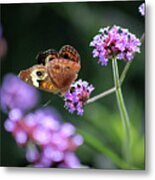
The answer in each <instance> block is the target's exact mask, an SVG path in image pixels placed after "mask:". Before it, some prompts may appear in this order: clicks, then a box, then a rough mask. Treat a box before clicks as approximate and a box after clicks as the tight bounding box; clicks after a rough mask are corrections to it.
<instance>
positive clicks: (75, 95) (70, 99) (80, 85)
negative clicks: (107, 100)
mask: <svg viewBox="0 0 155 180" xmlns="http://www.w3.org/2000/svg"><path fill="white" fill-rule="evenodd" d="M93 90H94V87H93V85H89V84H88V82H86V81H82V80H81V79H80V80H78V81H77V82H75V83H74V84H73V85H72V86H71V89H70V90H69V91H68V92H67V93H66V94H65V107H66V108H67V109H68V111H69V112H70V113H73V112H74V111H77V114H78V115H83V113H84V109H83V108H84V105H85V103H86V101H87V100H88V99H89V97H90V94H91V93H92V91H93Z"/></svg>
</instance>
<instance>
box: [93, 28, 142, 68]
mask: <svg viewBox="0 0 155 180" xmlns="http://www.w3.org/2000/svg"><path fill="white" fill-rule="evenodd" d="M140 45H141V42H140V40H139V39H138V38H136V36H135V35H134V34H132V33H130V32H129V31H128V29H124V28H121V27H119V26H116V25H114V26H112V27H111V28H110V27H106V28H102V29H100V30H99V34H98V35H96V36H95V37H94V38H93V41H92V42H91V43H90V46H92V47H94V50H93V52H92V53H93V57H94V58H95V57H98V58H99V60H98V63H101V65H102V66H106V65H107V64H108V61H109V59H112V58H115V57H116V58H117V59H119V60H126V61H130V60H131V59H133V58H134V53H136V52H138V53H139V52H140V48H139V47H140Z"/></svg>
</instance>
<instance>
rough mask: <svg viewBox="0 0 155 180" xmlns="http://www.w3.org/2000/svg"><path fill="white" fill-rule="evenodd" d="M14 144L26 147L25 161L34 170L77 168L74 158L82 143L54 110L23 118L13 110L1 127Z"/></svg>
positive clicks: (43, 110) (42, 111)
mask: <svg viewBox="0 0 155 180" xmlns="http://www.w3.org/2000/svg"><path fill="white" fill-rule="evenodd" d="M4 127H5V129H6V130H7V131H8V132H10V133H12V135H13V137H14V138H15V140H16V142H17V144H19V145H20V146H24V147H26V159H27V161H29V162H31V163H32V165H33V166H34V167H44V168H45V167H60V166H59V165H61V164H64V167H66V168H72V167H73V168H74V167H75V168H77V167H80V161H79V159H78V158H77V157H76V156H75V155H73V154H74V151H75V150H76V148H77V147H79V146H80V145H82V144H83V138H82V136H80V135H79V134H76V132H75V131H76V129H75V127H74V126H73V125H72V124H70V123H61V118H60V115H59V114H58V113H57V112H56V111H55V110H54V109H53V108H42V109H39V110H37V111H35V112H34V113H29V114H27V115H23V114H22V112H21V111H20V110H19V109H17V108H16V109H12V110H11V111H10V112H9V117H8V119H7V120H6V121H5V124H4Z"/></svg>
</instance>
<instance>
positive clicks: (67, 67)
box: [47, 58, 80, 94]
mask: <svg viewBox="0 0 155 180" xmlns="http://www.w3.org/2000/svg"><path fill="white" fill-rule="evenodd" d="M79 70H80V64H79V63H77V62H73V61H69V60H66V59H64V58H59V59H54V60H53V61H50V62H49V63H48V64H47V71H48V73H49V77H50V78H51V81H52V82H53V84H54V85H55V86H56V87H57V88H58V89H60V93H61V94H64V93H65V92H66V91H67V90H68V89H69V88H70V85H71V84H72V83H73V82H74V81H75V79H76V78H77V73H78V72H79Z"/></svg>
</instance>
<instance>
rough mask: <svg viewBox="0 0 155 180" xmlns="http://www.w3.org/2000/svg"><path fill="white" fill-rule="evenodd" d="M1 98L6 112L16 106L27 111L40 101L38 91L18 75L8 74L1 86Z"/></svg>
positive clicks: (0, 101)
mask: <svg viewBox="0 0 155 180" xmlns="http://www.w3.org/2000/svg"><path fill="white" fill-rule="evenodd" d="M0 99H1V100H0V104H1V108H2V110H3V111H5V112H6V111H8V110H10V109H14V108H18V109H21V110H23V111H26V110H29V109H31V108H33V107H34V106H35V105H36V104H37V103H38V92H37V90H36V89H35V88H33V87H31V86H30V85H28V84H26V83H24V82H23V81H22V80H20V79H19V78H18V77H17V76H15V75H13V74H7V75H6V76H5V77H4V81H3V84H2V86H1V88H0Z"/></svg>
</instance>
